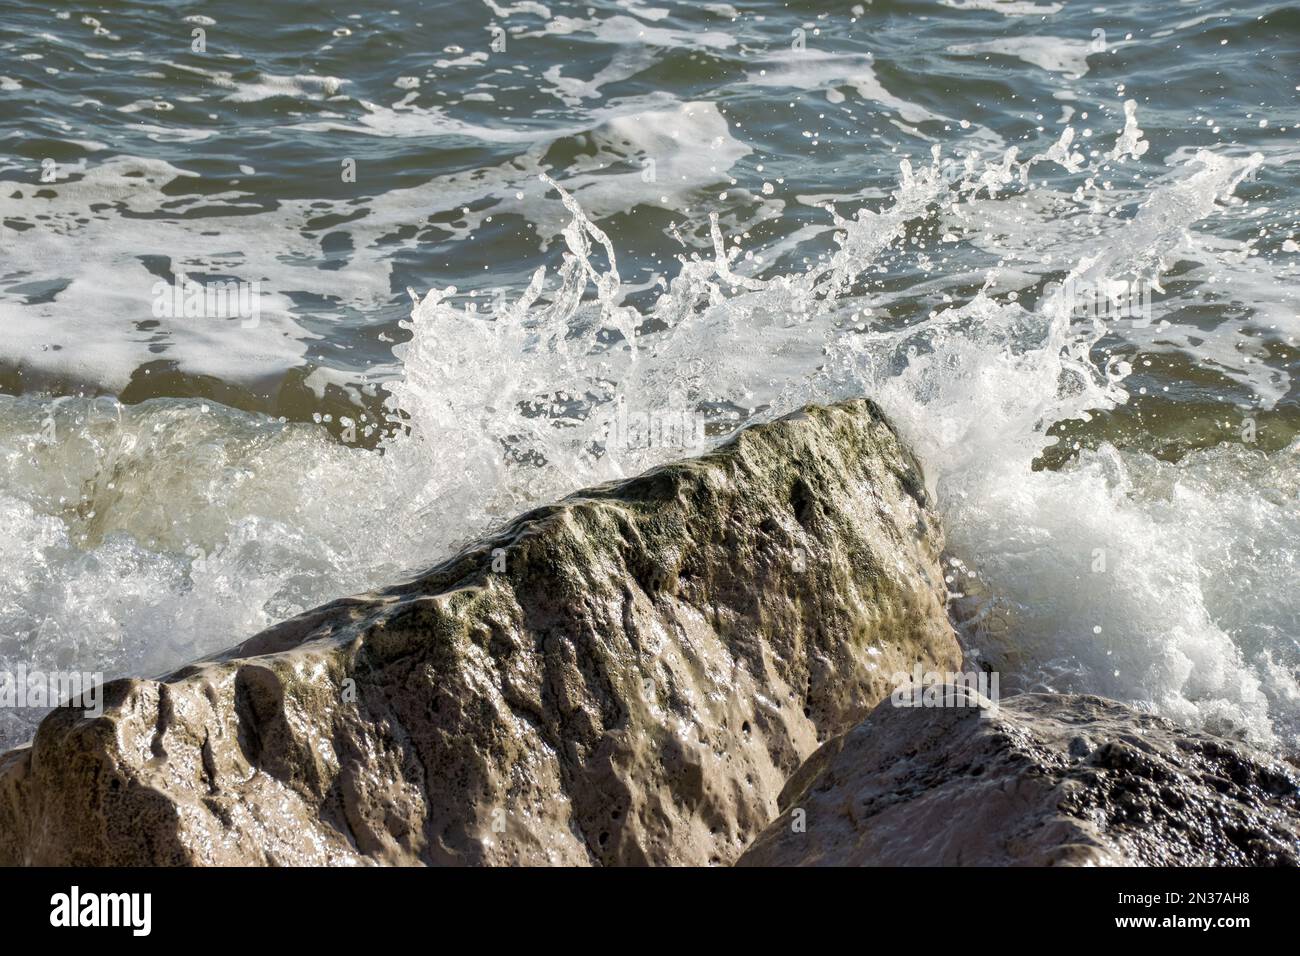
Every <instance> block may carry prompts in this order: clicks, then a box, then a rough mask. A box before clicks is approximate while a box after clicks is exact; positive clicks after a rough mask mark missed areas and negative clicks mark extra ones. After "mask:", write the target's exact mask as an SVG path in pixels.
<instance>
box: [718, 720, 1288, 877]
mask: <svg viewBox="0 0 1300 956" xmlns="http://www.w3.org/2000/svg"><path fill="white" fill-rule="evenodd" d="M779 803H780V807H781V811H782V813H781V816H780V817H778V818H777V819H776V820H775V821H773V822H772V823H771V824H770V825H769V826H768V827H767V828H766V829H765V830H764V831H763V832H762V833H761V834H760V835H759V837H758V838H757V839H756V840H755V841H754V843H753V844H752V845H751V846H750V847H749V849H748V850H747V851H746V852H745V853H744V855H743V856H741V858H740V860H739V861H738V865H742V866H744V865H748V866H778V865H834V866H889V865H894V866H897V865H920V866H935V865H941V866H947V865H967V866H969V865H983V866H1005V865H1053V864H1066V865H1119V866H1133V865H1144V866H1267V865H1288V866H1296V865H1300V775H1297V773H1296V771H1295V770H1294V768H1291V767H1289V766H1287V765H1286V764H1285V763H1283V762H1282V761H1280V760H1278V759H1276V758H1273V757H1270V756H1269V755H1267V754H1263V753H1260V752H1258V751H1254V750H1251V749H1250V748H1248V747H1245V746H1244V745H1242V744H1238V743H1234V742H1231V741H1228V740H1223V739H1221V738H1218V737H1214V736H1211V735H1209V734H1203V733H1193V732H1190V731H1186V730H1182V729H1180V728H1178V727H1176V726H1175V725H1174V724H1172V723H1170V722H1169V721H1167V720H1163V719H1161V718H1158V717H1153V716H1151V715H1149V714H1142V713H1139V712H1137V711H1135V710H1132V709H1131V708H1129V707H1126V706H1124V705H1123V704H1119V703H1116V702H1114V701H1110V700H1104V699H1102V698H1100V697H1088V696H1077V695H1060V694H1022V695H1019V696H1016V697H1012V698H1009V699H1007V700H1005V701H1003V702H1002V703H1001V705H1000V706H999V707H997V708H996V709H995V710H992V711H989V712H987V713H983V712H981V711H980V710H979V709H976V708H968V707H928V708H927V707H897V706H894V705H893V703H892V702H891V701H889V700H886V701H884V702H883V703H882V704H880V706H878V707H877V708H876V709H875V710H874V711H872V713H871V715H870V716H869V717H868V718H867V719H866V720H864V721H863V722H862V723H860V724H858V725H857V726H856V727H854V728H853V729H852V730H850V731H848V732H847V733H845V734H843V735H841V736H839V737H836V738H834V739H832V740H830V741H828V742H827V743H826V744H824V745H823V746H822V747H821V748H820V749H818V750H817V752H816V753H814V754H813V755H812V756H811V757H810V758H809V759H808V760H807V761H806V762H805V764H804V765H803V767H801V768H800V769H799V771H797V772H796V773H795V775H794V776H793V777H791V779H790V781H789V782H788V783H787V784H786V787H785V789H784V790H783V791H782V793H781V797H780V800H779Z"/></svg>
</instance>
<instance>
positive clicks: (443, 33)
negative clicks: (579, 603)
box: [0, 0, 1300, 751]
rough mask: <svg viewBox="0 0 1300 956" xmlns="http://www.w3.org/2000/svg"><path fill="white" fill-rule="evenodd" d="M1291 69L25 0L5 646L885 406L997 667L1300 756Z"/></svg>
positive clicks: (5, 492)
mask: <svg viewBox="0 0 1300 956" xmlns="http://www.w3.org/2000/svg"><path fill="white" fill-rule="evenodd" d="M196 31H197V32H196ZM1298 48H1300V14H1298V13H1297V12H1296V10H1295V9H1294V8H1287V7H1285V6H1282V5H1274V4H1265V3H1257V4H1237V5H1229V4H1199V3H1173V2H1170V3H1161V4H1151V3H1120V4H1111V3H1105V4H1093V5H1085V4H1080V3H1063V2H1050V3H1047V2H1031V0H1007V2H998V0H930V2H908V3H903V2H884V0H877V2H874V3H863V4H861V5H859V6H853V5H851V4H846V5H844V6H832V7H821V6H818V5H814V4H807V3H792V4H785V5H779V4H775V3H758V4H745V5H734V6H733V5H731V4H727V3H705V4H699V5H694V4H691V5H688V4H671V5H669V4H665V5H660V6H651V5H640V4H636V3H608V2H605V3H592V4H581V5H572V6H571V5H567V4H555V3H551V4H542V3H536V2H531V0H523V2H519V3H515V4H512V5H507V4H498V3H494V2H492V0H487V2H486V3H485V4H483V5H481V6H480V5H476V4H473V3H468V2H465V3H461V2H457V3H425V4H413V3H395V2H390V3H388V4H377V5H373V6H372V5H356V4H352V5H348V6H347V7H346V8H339V9H338V10H337V11H335V12H332V13H330V12H325V11H323V10H322V9H321V8H320V6H319V5H316V4H310V5H309V4H298V3H279V4H275V5H273V6H267V5H260V6H255V5H252V4H245V3H204V4H201V5H200V4H192V5H190V4H176V3H161V2H158V3H146V2H130V3H109V4H100V5H97V6H95V7H93V8H84V9H79V10H77V11H75V12H72V13H67V12H59V11H57V10H51V9H49V8H48V7H47V6H42V5H35V4H31V3H27V2H26V0H18V2H15V0H9V2H8V3H7V4H6V5H5V7H4V9H3V11H0V50H2V51H3V54H4V55H3V58H2V59H0V104H3V109H0V143H2V144H3V145H2V146H0V180H2V182H0V669H3V668H6V667H7V668H14V667H16V666H18V665H19V664H24V665H27V666H40V667H47V668H49V667H60V668H74V667H76V668H81V669H88V670H101V671H104V672H106V673H108V674H110V675H116V674H123V673H157V672H161V671H164V670H166V669H168V668H170V667H173V666H175V665H177V664H179V663H182V662H184V661H185V660H187V659H190V658H193V657H194V656H197V655H200V654H204V653H208V652H211V651H215V650H218V649H221V648H223V647H226V646H229V645H231V644H233V643H235V642H236V641H237V640H239V639H240V638H242V637H244V636H246V635H248V634H250V633H252V632H253V631H256V630H258V629H260V628H262V627H264V626H266V625H268V624H270V623H273V622H275V621H277V620H281V619H284V618H285V617H288V616H291V615H293V614H295V613H297V612H299V611H301V610H304V609H306V608H308V607H310V606H312V605H313V604H316V603H319V602H321V601H324V600H327V599H329V598H332V597H336V596H338V595H340V594H343V593H347V592H351V591H356V590H360V589H364V588H367V587H372V586H376V585H378V584H381V583H386V582H390V581H391V580H393V579H394V578H395V577H396V576H399V575H401V574H403V573H406V572H407V571H409V570H411V569H414V568H418V567H422V566H426V565H428V564H431V563H433V562H434V561H436V560H437V559H438V558H440V557H442V556H444V555H446V554H447V553H449V552H450V551H452V550H453V549H455V548H456V547H457V546H459V545H460V544H462V543H464V542H465V541H466V540H467V539H468V538H470V537H472V536H474V535H475V534H477V533H479V532H481V531H482V530H483V529H485V528H486V527H488V526H490V525H492V524H493V523H495V522H498V521H501V520H503V519H505V518H507V517H509V516H510V515H512V514H514V513H516V512H517V511H518V510H520V509H521V508H523V507H525V506H526V505H528V504H530V503H533V502H536V501H538V500H543V499H548V498H552V497H554V496H556V495H560V494H563V493H565V492H568V491H571V490H573V489H575V488H578V487H581V486H582V485H584V484H588V483H591V482H593V481H597V480H603V479H606V478H610V477H616V476H618V475H621V474H628V473H634V472H636V471H638V470H640V469H642V468H644V467H646V466H648V465H650V464H653V463H655V462H658V461H663V460H666V459H669V458H673V457H677V456H679V455H681V454H684V453H688V452H690V451H692V450H694V448H695V447H696V446H697V445H698V444H699V441H698V438H699V435H698V431H699V429H703V430H704V431H706V432H707V436H708V437H707V440H708V441H717V440H720V439H721V438H722V437H723V436H725V435H726V434H728V433H730V432H731V431H732V430H734V429H735V428H736V427H738V426H739V425H741V424H744V423H746V422H748V421H751V420H760V419H763V418H767V417H771V416H772V415H774V414H777V413H780V412H783V411H786V410H788V409H790V408H793V407H795V406H797V405H799V404H801V403H803V402H806V401H809V400H827V399H833V398H838V397H843V396H849V395H860V394H870V395H872V396H874V397H876V398H877V399H878V400H879V401H881V402H882V404H884V406H885V407H886V409H887V410H888V411H889V412H890V414H891V415H892V416H893V417H894V419H895V420H896V421H897V422H898V424H899V426H900V428H901V429H902V430H903V431H904V432H905V434H906V435H907V436H908V438H909V440H910V441H911V442H912V443H913V444H914V445H915V447H916V448H917V450H918V453H919V454H920V455H921V457H922V460H923V462H924V464H925V467H926V470H927V474H928V477H929V480H930V482H931V484H932V485H933V487H934V490H935V492H936V495H937V498H938V501H939V504H940V507H941V509H942V510H943V512H944V514H945V517H946V519H947V525H948V531H949V539H950V547H951V551H952V557H951V576H950V577H951V587H952V590H953V593H954V599H953V612H954V616H955V617H956V618H957V619H958V620H960V621H961V622H962V628H963V632H964V636H965V638H966V641H967V645H968V650H969V651H970V654H971V655H972V656H973V657H975V658H977V659H979V660H981V661H983V662H987V663H990V664H991V665H993V666H995V667H998V668H999V669H1000V670H1002V672H1003V681H1002V685H1003V689H1004V692H1006V691H1007V690H1008V689H1015V688H1017V687H1022V688H1023V687H1031V686H1039V687H1044V686H1045V687H1051V688H1054V689H1057V690H1081V691H1089V692H1096V693H1101V694H1106V695H1108V696H1113V697H1117V698H1120V699H1124V700H1129V701H1133V702H1137V703H1139V704H1141V705H1143V706H1148V707H1150V708H1152V709H1154V710H1156V711H1159V712H1161V713H1165V714H1168V715H1171V716H1174V717H1176V718H1178V719H1180V720H1183V721H1185V722H1188V723H1192V724H1197V725H1203V726H1208V727H1210V728H1212V729H1215V730H1218V731H1220V732H1224V733H1231V734H1237V735H1241V736H1246V737H1249V738H1250V739H1252V740H1254V741H1255V742H1257V743H1260V744H1263V745H1267V746H1273V747H1277V748H1281V749H1284V750H1290V751H1294V750H1296V749H1300V748H1298V747H1297V744H1298V742H1300V741H1298V736H1297V735H1298V734H1300V685H1298V684H1297V678H1298V675H1300V587H1297V584H1298V583H1300V575H1298V574H1297V558H1296V542H1297V540H1298V539H1300V477H1298V472H1297V464H1298V463H1300V443H1298V442H1297V434H1298V433H1300V401H1298V399H1300V393H1298V392H1297V387H1296V384H1295V381H1294V373H1295V372H1296V371H1297V369H1298V368H1300V365H1298V362H1297V335H1298V334H1300V328H1298V327H1300V320H1298V319H1297V308H1296V306H1297V292H1296V286H1295V279H1296V271H1297V252H1300V246H1298V245H1297V241H1298V239H1300V236H1298V235H1297V232H1298V231H1300V227H1298V226H1297V215H1296V209H1297V203H1296V199H1297V196H1298V195H1300V182H1298V181H1297V161H1298V160H1300V147H1298V145H1297V137H1296V123H1297V122H1298V121H1300V117H1298V111H1297V100H1296V96H1297V89H1298V88H1300V87H1298V85H1297V84H1300V70H1298V69H1297V64H1298V63H1300V56H1298V55H1297V54H1298V53H1300V50H1298ZM1126 104H1127V105H1126ZM177 272H183V273H185V274H186V275H187V276H189V277H190V279H191V280H193V281H196V282H198V283H202V284H203V286H204V287H205V288H206V287H215V286H216V285H217V284H218V283H226V282H230V283H236V284H239V285H238V288H239V289H240V290H242V291H243V293H245V300H244V304H245V305H247V304H249V303H252V302H255V303H256V310H255V313H254V312H253V311H252V310H250V309H247V308H245V309H243V310H242V311H238V312H237V313H236V312H235V311H234V310H230V311H221V310H217V311H214V310H213V309H212V308H211V307H210V303H209V304H205V305H203V306H202V307H199V308H196V309H194V310H187V308H186V307H185V288H186V287H182V289H181V292H180V294H179V295H178V296H177V298H176V299H173V294H172V292H171V290H172V289H174V288H175V286H176V282H177V279H176V273H177ZM1117 284H1122V285H1118V287H1120V288H1128V289H1134V290H1136V289H1140V290H1141V292H1142V296H1143V297H1144V301H1146V302H1147V303H1149V311H1146V312H1143V313H1142V314H1138V315H1132V314H1125V313H1124V312H1123V311H1122V310H1115V309H1113V308H1110V309H1101V310H1097V309H1093V310H1092V311H1091V312H1088V311H1087V310H1083V311H1082V312H1081V310H1080V309H1079V308H1077V306H1078V300H1077V298H1072V297H1071V296H1070V295H1069V294H1068V290H1073V289H1077V288H1079V287H1083V288H1087V289H1094V290H1095V289H1106V288H1112V289H1113V288H1115V287H1116V286H1117ZM232 288H233V287H232ZM408 290H412V291H411V292H408ZM430 290H433V291H430ZM412 295H415V296H416V297H418V300H419V303H418V305H415V306H414V308H413V302H412ZM236 301H238V300H236ZM173 304H175V305H178V306H180V308H172V305H173ZM187 312H189V314H186V313H187ZM629 422H630V423H631V424H630V425H629V424H628V423H629ZM679 425H680V426H681V427H678V426H679ZM697 426H698V427H697ZM651 436H653V437H651ZM33 716H34V715H33V714H31V713H30V712H23V711H19V712H13V711H7V712H0V743H12V742H14V741H16V740H19V739H21V738H23V737H24V736H26V735H27V734H28V733H29V732H30V728H31V721H32V719H33Z"/></svg>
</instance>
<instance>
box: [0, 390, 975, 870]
mask: <svg viewBox="0 0 1300 956" xmlns="http://www.w3.org/2000/svg"><path fill="white" fill-rule="evenodd" d="M941 547H942V540H941V532H940V530H939V526H938V523H937V521H936V519H935V517H934V515H933V514H932V513H931V512H930V511H929V510H928V508H927V504H926V499H925V491H924V482H923V481H922V478H921V474H920V471H919V469H918V467H917V464H916V462H915V461H914V460H913V458H912V457H911V455H910V454H909V453H908V452H907V451H906V450H905V448H904V447H903V446H902V445H901V444H900V442H899V440H898V439H897V437H896V436H895V435H894V433H893V431H892V430H891V429H890V427H889V426H888V425H887V424H886V422H885V421H884V419H883V418H882V416H881V414H880V412H879V411H878V410H877V409H876V408H875V406H874V405H872V404H870V403H869V402H865V401H858V402H851V403H847V404H844V405H837V406H834V407H831V408H821V407H810V408H808V409H806V410H805V411H804V412H801V413H797V414H795V415H792V416H789V417H787V418H784V419H782V420H780V421H777V422H773V423H770V424H766V425H762V426H757V427H753V428H750V429H747V430H745V431H744V432H743V433H741V434H740V435H739V436H738V437H737V438H736V439H734V440H733V441H731V442H729V443H728V444H727V445H725V446H724V447H722V448H720V449H718V450H716V451H714V452H712V453H710V454H707V455H705V456H703V457H700V458H698V459H692V460H688V461H684V462H680V463H677V464H673V465H670V466H667V467H664V468H660V469H657V470H654V471H651V472H649V473H647V474H645V475H642V476H640V477H638V478H634V479H632V480H629V481H625V482H621V483H617V484H611V485H606V486H602V487H599V488H595V489H591V490H588V491H585V492H581V493H579V494H577V495H574V496H572V497H570V498H568V499H565V500H564V501H563V502H561V503H560V504H557V505H554V506H550V507H546V508H541V509H538V510H536V511H533V512H531V513H529V514H526V515H523V516H522V517H520V518H518V519H516V520H515V521H514V522H513V523H511V524H510V525H509V526H507V527H506V528H504V529H503V530H502V531H501V532H500V533H499V534H496V535H495V536H493V537H491V538H489V539H487V540H484V541H483V542H481V543H479V544H478V545H476V546H473V547H471V548H469V549H467V550H466V551H464V552H462V553H461V554H460V555H458V556H457V557H455V558H453V559H452V560H449V561H447V562H446V563H444V564H442V565H440V566H438V567H437V568H435V569H433V570H432V571H430V572H428V573H427V574H425V575H423V576H421V577H420V578H419V579H417V580H415V581H412V582H410V583H407V584H403V585H400V586H396V587H392V588H389V589H387V590H383V591H379V592H376V593H372V594H366V595H362V596H359V597H354V598H349V599H346V600H341V601H337V602H335V603H333V604H330V605H327V606H325V607H322V608H319V609H317V610H314V611H311V612H308V613H307V614H304V615H302V616H300V617H298V618H295V619H294V620H291V621H289V622H286V623H284V624H282V625H280V626H278V627H275V628H272V629H271V630H269V631H266V632H264V633H262V634H260V635H258V636H256V637H253V638H251V639H249V640H248V641H246V642H244V643H243V644H241V645H240V646H238V647H235V648H233V649H232V650H230V651H228V652H226V653H224V654H222V655H218V656H216V657H214V658H210V659H207V660H205V661H202V662H199V663H197V664H194V665H191V666H188V667H185V668H183V669H181V670H180V671H178V672H176V673H175V674H172V675H170V676H168V677H166V678H164V679H163V680H161V681H155V680H134V679H132V680H119V681H114V682H112V683H111V684H110V685H108V686H107V687H106V688H105V689H104V692H105V699H106V705H105V712H104V715H103V716H102V717H100V718H90V717H86V716H84V715H83V714H82V712H80V711H73V710H68V709H62V710H59V711H56V712H54V713H53V714H51V715H50V716H49V717H48V718H46V719H45V720H44V721H43V722H42V724H41V726H40V728H39V729H38V731H37V733H36V736H35V738H34V740H33V742H32V744H31V745H30V746H29V747H27V748H22V749H19V750H16V751H12V752H10V753H9V754H7V755H5V756H3V757H0V864H45V865H50V864H111V865H148V864H340V863H343V864H346V863H385V864H407V863H434V864H444V863H454V864H541V863H577V864H587V863H594V864H627V863H652V864H668V863H681V864H704V863H730V862H732V861H734V860H735V858H736V857H737V856H739V854H740V853H741V851H742V850H743V849H744V848H745V847H746V846H748V845H749V843H750V841H751V840H752V839H753V837H754V836H755V835H757V834H758V832H759V831H760V830H761V829H762V828H763V827H764V826H765V825H766V824H767V823H768V821H769V820H771V818H772V817H773V815H774V814H775V813H776V810H777V805H776V797H777V794H778V793H779V791H780V789H781V787H782V785H783V784H784V782H785V780H786V778H787V777H788V776H789V775H790V774H791V773H792V772H794V771H795V770H796V769H797V768H798V767H799V766H800V765H801V764H802V763H803V761H804V759H805V758H806V757H808V756H809V755H810V754H811V753H812V752H813V751H814V750H815V749H816V748H817V746H818V744H819V743H820V742H821V741H824V740H826V739H828V738H830V737H832V736H834V735H836V734H840V733H842V732H844V731H845V730H847V729H848V728H849V727H851V726H852V725H853V724H854V723H855V722H857V721H858V720H860V719H861V718H862V717H863V716H864V715H865V714H866V713H867V712H868V710H869V709H870V708H871V707H872V706H873V705H874V704H876V703H877V702H878V701H880V700H881V699H882V698H883V697H885V695H886V694H887V693H889V691H890V690H891V689H892V688H891V687H890V686H889V683H888V680H889V677H890V676H891V675H892V674H893V673H894V672H896V671H899V670H908V669H910V668H911V667H912V665H913V664H914V663H915V662H917V661H920V662H922V663H923V664H924V665H925V667H926V668H927V669H936V670H952V669H953V668H955V667H956V666H957V664H958V663H959V660H960V653H959V650H958V646H957V642H956V638H955V636H954V635H953V632H952V629H951V627H950V626H949V624H948V620H947V616H946V614H945V609H944V596H945V589H944V585H943V580H942V572H941V570H940V567H939V564H938V558H939V553H940V550H941Z"/></svg>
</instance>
